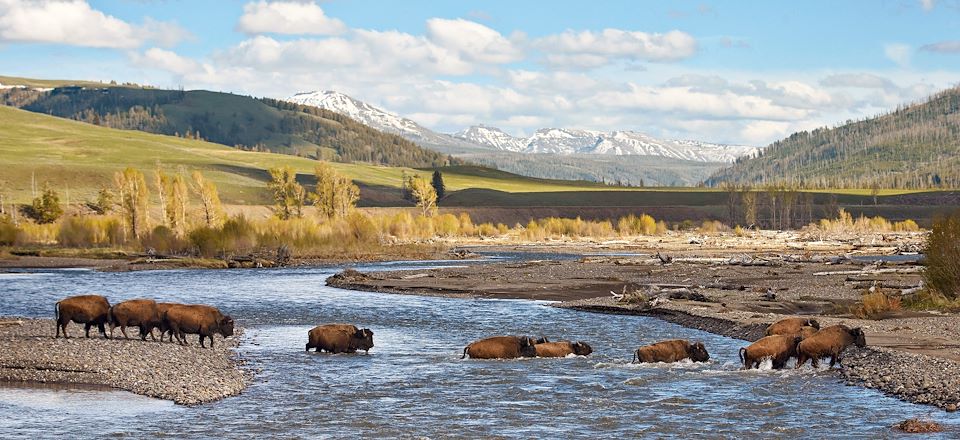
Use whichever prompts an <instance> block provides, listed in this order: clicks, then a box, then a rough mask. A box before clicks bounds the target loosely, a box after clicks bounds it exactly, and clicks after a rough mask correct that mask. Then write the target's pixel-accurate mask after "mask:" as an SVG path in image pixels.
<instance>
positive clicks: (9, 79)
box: [0, 76, 123, 88]
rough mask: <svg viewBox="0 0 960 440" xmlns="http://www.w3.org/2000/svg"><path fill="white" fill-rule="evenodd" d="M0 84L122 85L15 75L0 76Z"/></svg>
mask: <svg viewBox="0 0 960 440" xmlns="http://www.w3.org/2000/svg"><path fill="white" fill-rule="evenodd" d="M0 84H3V85H5V86H27V87H38V88H43V87H61V86H85V87H106V86H110V87H123V86H121V85H117V84H113V85H111V84H109V83H102V82H97V81H76V80H70V79H33V78H20V77H16V76H0Z"/></svg>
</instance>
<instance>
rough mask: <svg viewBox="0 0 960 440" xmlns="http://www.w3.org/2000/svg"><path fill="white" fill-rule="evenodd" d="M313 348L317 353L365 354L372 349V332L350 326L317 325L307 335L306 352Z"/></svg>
mask: <svg viewBox="0 0 960 440" xmlns="http://www.w3.org/2000/svg"><path fill="white" fill-rule="evenodd" d="M311 348H315V349H316V350H317V353H320V352H321V351H326V352H328V353H356V352H357V350H363V351H365V352H367V353H369V352H370V349H371V348H373V331H371V330H370V329H368V328H365V329H359V328H357V326H355V325H350V324H326V325H318V326H316V327H314V328H312V329H310V331H309V332H308V333H307V351H310V349H311Z"/></svg>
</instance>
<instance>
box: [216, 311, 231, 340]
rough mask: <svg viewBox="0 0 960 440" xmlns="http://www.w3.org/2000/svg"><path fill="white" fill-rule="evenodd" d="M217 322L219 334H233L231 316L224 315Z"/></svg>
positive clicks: (226, 335) (225, 335)
mask: <svg viewBox="0 0 960 440" xmlns="http://www.w3.org/2000/svg"><path fill="white" fill-rule="evenodd" d="M217 324H219V325H220V334H221V335H223V337H224V338H226V337H228V336H233V318H231V317H229V316H224V317H223V318H221V319H220V322H218V323H217Z"/></svg>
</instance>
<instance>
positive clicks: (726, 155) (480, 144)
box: [287, 90, 759, 162]
mask: <svg viewBox="0 0 960 440" xmlns="http://www.w3.org/2000/svg"><path fill="white" fill-rule="evenodd" d="M287 101H289V102H293V103H297V104H302V105H311V106H315V107H320V108H323V109H327V110H330V111H334V112H337V113H340V114H342V115H346V116H349V117H350V118H353V119H355V120H357V121H359V122H361V123H363V124H366V125H369V126H371V127H373V128H376V129H377V130H380V131H383V132H386V133H392V134H397V135H400V136H402V137H404V138H406V139H408V140H410V141H412V142H415V143H417V144H420V145H422V146H424V147H427V148H430V149H433V150H436V151H440V152H443V153H450V154H462V153H482V152H490V151H491V150H492V151H510V152H517V153H550V154H563V155H568V154H601V155H621V156H624V155H631V156H661V157H668V158H673V159H684V160H692V161H698V162H733V161H734V160H736V158H737V157H741V156H746V155H749V154H755V153H756V152H757V151H758V150H759V148H757V147H750V146H745V145H723V144H713V143H709V142H699V141H687V140H670V139H656V138H653V137H651V136H648V135H645V134H643V133H638V132H634V131H612V132H609V133H608V132H601V131H591V130H579V129H567V128H543V129H540V130H537V132H536V133H534V134H533V136H530V137H527V138H521V137H515V136H511V135H510V134H508V133H505V132H504V131H502V130H500V129H498V128H495V127H490V126H486V125H475V126H473V127H470V128H467V129H466V130H463V131H460V132H458V133H455V134H453V135H448V134H444V133H437V132H435V131H432V130H430V129H428V128H426V127H423V126H421V125H420V124H417V123H416V122H414V121H412V120H410V119H407V118H404V117H402V116H399V115H397V114H395V113H391V112H389V111H386V110H383V109H381V108H378V107H374V106H372V105H370V104H367V103H365V102H363V101H359V100H356V99H353V98H351V97H350V96H347V95H345V94H343V93H340V92H335V91H331V90H327V91H322V92H304V93H297V94H296V95H293V96H291V97H289V98H287Z"/></svg>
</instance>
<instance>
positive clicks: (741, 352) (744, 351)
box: [738, 347, 747, 364]
mask: <svg viewBox="0 0 960 440" xmlns="http://www.w3.org/2000/svg"><path fill="white" fill-rule="evenodd" d="M746 352H747V349H746V348H745V347H740V353H738V354H739V355H740V363H741V364H742V363H744V362H746V361H745V360H744V359H745V358H744V353H746Z"/></svg>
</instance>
